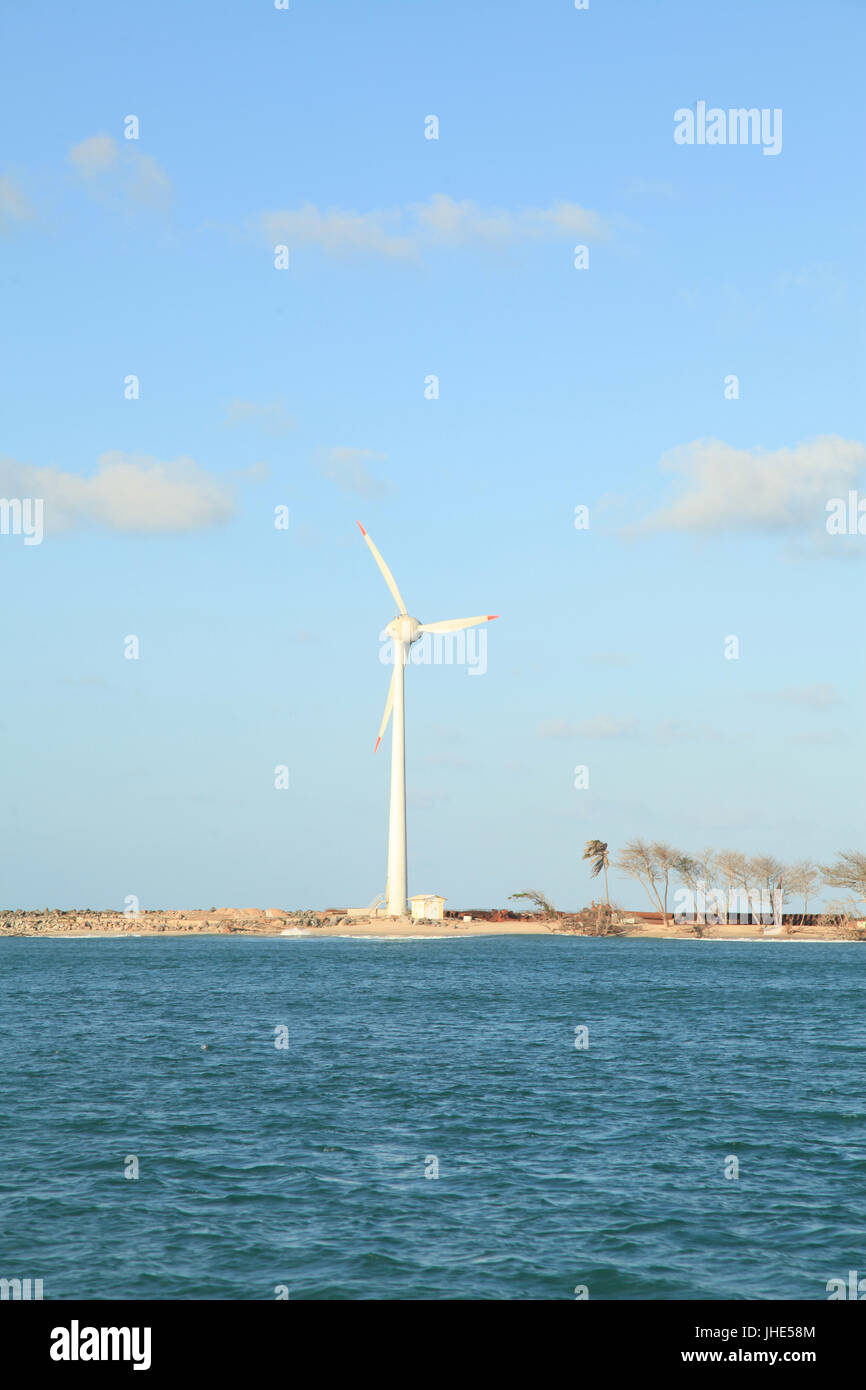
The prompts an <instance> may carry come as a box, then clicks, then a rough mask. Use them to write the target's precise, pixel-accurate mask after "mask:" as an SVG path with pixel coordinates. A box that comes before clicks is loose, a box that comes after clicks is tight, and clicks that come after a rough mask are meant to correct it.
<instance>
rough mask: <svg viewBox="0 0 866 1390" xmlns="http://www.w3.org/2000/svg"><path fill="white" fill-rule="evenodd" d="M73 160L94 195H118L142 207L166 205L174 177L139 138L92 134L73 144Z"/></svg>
mask: <svg viewBox="0 0 866 1390" xmlns="http://www.w3.org/2000/svg"><path fill="white" fill-rule="evenodd" d="M68 159H69V163H70V164H71V165H72V168H73V169H74V171H75V173H76V174H77V175H78V177H79V178H80V180H81V182H82V185H83V186H84V187H85V188H86V189H87V191H88V193H90V195H91V196H92V197H95V198H98V199H99V200H100V201H105V200H106V199H108V198H110V197H112V196H114V197H117V196H119V197H121V198H122V199H123V200H125V201H127V202H129V203H133V204H137V205H138V206H140V207H150V208H165V207H166V206H167V204H168V202H169V200H170V198H171V180H170V178H169V176H168V174H167V173H166V172H165V170H164V169H163V168H162V166H161V165H160V164H158V163H157V161H156V160H155V159H154V157H153V155H152V154H142V153H141V152H140V151H139V150H138V149H136V145H135V141H131V140H123V141H118V140H115V139H113V137H112V136H111V135H89V136H88V137H87V139H86V140H82V141H80V143H79V144H77V145H73V147H72V149H71V150H70V151H69V155H68Z"/></svg>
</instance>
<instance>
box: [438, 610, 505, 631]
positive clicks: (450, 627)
mask: <svg viewBox="0 0 866 1390" xmlns="http://www.w3.org/2000/svg"><path fill="white" fill-rule="evenodd" d="M498 617H499V614H498V613H482V615H481V617H480V618H446V619H445V620H444V621H443V622H441V623H423V624H422V627H421V631H422V632H458V631H459V629H460V628H461V627H475V626H476V625H477V624H478V623H492V622H493V619H494V618H498Z"/></svg>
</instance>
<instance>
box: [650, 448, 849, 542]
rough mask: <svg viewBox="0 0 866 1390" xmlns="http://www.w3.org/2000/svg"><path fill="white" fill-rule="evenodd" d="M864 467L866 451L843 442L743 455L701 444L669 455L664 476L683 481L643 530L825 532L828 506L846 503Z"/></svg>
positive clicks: (744, 452)
mask: <svg viewBox="0 0 866 1390" xmlns="http://www.w3.org/2000/svg"><path fill="white" fill-rule="evenodd" d="M864 467H866V447H864V446H863V445H862V444H860V443H859V442H858V441H857V440H851V439H840V438H839V436H838V435H822V436H821V437H820V438H818V439H815V440H812V441H811V442H809V443H805V444H797V445H795V446H794V448H791V449H736V448H734V447H733V446H732V445H730V444H723V443H722V442H721V440H718V439H697V440H694V441H693V442H692V443H690V444H683V445H680V446H679V447H678V448H676V449H672V450H670V451H669V452H668V453H666V454H664V455H663V457H662V459H661V468H662V470H663V471H664V472H666V473H673V474H675V475H676V476H677V477H678V479H679V481H680V492H679V495H678V496H677V497H675V498H674V499H673V501H671V502H669V503H668V504H667V505H666V506H663V507H661V508H660V509H659V510H658V511H656V512H654V513H652V515H650V516H648V517H646V518H645V519H644V520H643V521H642V522H640V523H639V525H638V528H637V529H638V530H652V531H662V530H665V531H695V532H712V531H723V530H730V529H732V528H736V529H744V528H749V529H760V530H771V531H780V532H781V531H794V530H797V529H800V528H803V527H806V526H808V525H809V524H810V523H811V524H815V525H816V526H817V527H818V528H819V529H820V530H822V531H823V530H824V523H825V520H826V503H827V500H828V499H829V498H830V497H834V496H838V495H843V494H844V492H845V490H846V489H847V488H848V487H849V486H851V485H853V484H854V483H855V482H856V480H857V478H858V476H859V475H860V473H861V472H862V471H863V469H864ZM631 529H634V528H631Z"/></svg>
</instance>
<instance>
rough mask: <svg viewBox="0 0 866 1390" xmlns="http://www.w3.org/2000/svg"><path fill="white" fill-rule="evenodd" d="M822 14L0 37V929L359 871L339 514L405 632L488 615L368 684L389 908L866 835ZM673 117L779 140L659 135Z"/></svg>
mask: <svg viewBox="0 0 866 1390" xmlns="http://www.w3.org/2000/svg"><path fill="white" fill-rule="evenodd" d="M864 29H866V14H864V11H863V10H862V8H861V7H860V6H859V5H857V4H855V3H840V2H839V0H836V2H835V3H833V2H832V0H831V3H825V4H823V5H821V6H814V5H812V4H804V3H784V4H783V3H767V4H763V5H761V6H757V7H756V6H754V5H753V4H739V3H726V4H718V3H712V4H707V5H701V6H695V5H694V4H678V3H675V0H671V2H670V3H665V4H663V5H647V4H645V3H621V4H613V3H602V0H591V3H590V8H589V9H588V10H587V11H576V10H575V9H574V8H573V6H572V5H571V4H570V3H566V0H558V2H557V3H553V2H552V0H550V2H547V0H545V3H540V4H537V5H531V6H527V5H522V4H517V3H496V4H494V3H483V2H482V3H473V4H466V3H456V0H455V2H454V3H451V0H443V3H439V4H436V5H431V6H427V5H420V4H409V3H405V2H404V3H400V4H398V3H384V2H383V0H371V3H368V4H365V5H358V4H351V3H328V4H313V3H305V0H292V4H291V8H290V10H289V11H288V12H283V11H277V10H275V9H274V8H273V6H272V5H270V6H269V5H268V4H267V3H265V0H260V3H246V4H240V3H236V4H228V3H219V0H217V3H207V4H205V3H189V4H185V5H184V6H181V7H178V6H174V5H169V4H167V3H160V2H159V0H157V2H156V3H152V4H149V5H147V6H142V7H132V8H130V7H125V6H120V7H119V6H117V5H114V4H107V3H105V4H102V3H90V4H89V5H88V6H87V7H86V8H85V9H84V10H81V9H80V8H73V7H70V6H67V5H63V4H59V3H48V4H45V5H41V6H39V7H37V8H33V7H14V8H13V7H7V11H6V13H5V15H4V17H3V21H2V42H0V52H2V57H0V66H2V82H0V121H2V129H3V142H2V146H3V148H2V159H0V229H2V232H0V256H2V271H0V274H2V298H3V303H4V315H3V318H4V328H5V331H4V333H3V335H2V348H0V351H2V354H3V356H2V373H0V376H2V384H0V390H2V396H3V410H2V420H3V439H2V442H0V458H2V463H0V496H2V497H6V498H18V497H43V498H44V499H45V537H44V540H43V542H42V544H40V545H30V546H26V545H24V543H23V537H22V536H20V535H14V534H9V535H0V567H2V569H0V572H2V575H3V587H4V593H5V595H6V602H5V603H4V605H3V619H2V622H3V646H4V651H5V653H6V660H5V662H4V680H3V694H2V700H0V738H2V749H3V752H2V764H3V773H2V776H3V785H4V796H3V798H2V803H0V883H2V889H0V897H2V901H3V902H4V903H5V904H8V905H17V906H34V907H41V906H46V905H56V906H70V905H82V906H91V907H112V906H117V907H120V906H122V904H123V902H124V899H125V898H126V896H127V895H128V894H135V895H136V896H138V897H139V899H140V901H141V904H142V906H143V907H158V906H169V905H175V906H193V905H197V906H206V907H208V906H211V905H235V906H244V905H263V906H270V905H285V906H300V905H317V906H328V905H335V906H343V905H348V904H360V903H365V902H368V901H369V900H370V899H371V898H372V897H373V896H374V895H375V894H376V893H377V892H379V891H380V890H381V889H382V888H383V887H384V876H385V835H386V819H387V779H388V750H387V747H383V749H382V750H380V752H379V754H378V755H377V756H376V758H375V759H374V758H373V756H372V748H373V743H374V740H375V735H376V730H377V728H378V724H379V720H380V717H381V712H382V708H383V705H384V700H385V694H386V688H387V679H388V672H387V670H386V669H385V668H384V667H383V666H382V665H381V664H380V661H379V659H378V657H379V642H378V635H379V632H380V631H381V629H382V628H383V627H384V625H385V623H386V622H387V621H388V620H389V618H390V617H391V616H392V604H391V600H390V597H389V595H388V592H387V590H386V588H385V586H384V584H383V583H382V580H381V578H380V576H379V575H378V574H377V572H376V570H375V567H374V565H373V563H372V560H371V557H370V555H369V553H368V552H367V550H366V547H365V546H364V544H363V541H362V539H361V537H360V535H359V533H358V531H357V529H356V527H355V525H354V522H355V519H356V518H360V519H361V520H362V521H363V523H364V525H365V526H366V527H367V528H368V530H369V531H370V533H371V535H372V536H373V538H374V540H375V541H376V543H377V544H378V546H379V547H380V549H381V550H382V552H383V554H384V556H385V558H386V559H387V561H388V563H389V564H390V566H391V568H392V569H393V571H394V573H395V575H396V577H397V581H398V583H399V584H400V586H401V588H402V590H403V592H404V594H405V596H406V598H407V602H408V605H409V609H410V611H411V612H413V613H415V615H416V616H418V617H419V618H420V619H421V620H422V621H424V620H428V621H429V620H433V619H438V618H445V617H454V616H462V615H464V614H468V613H478V612H496V613H499V614H500V615H501V617H500V619H499V621H498V622H497V623H496V624H494V625H492V627H491V628H490V631H489V640H488V649H487V665H488V669H487V671H486V674H485V675H484V676H483V677H478V678H473V677H471V676H469V674H468V671H467V670H466V669H465V668H460V667H447V666H435V665H434V666H427V667H424V666H420V667H418V668H417V669H416V668H411V669H410V671H409V674H408V677H407V740H408V745H407V758H408V781H409V891H410V892H415V891H425V892H428V891H429V892H440V893H443V894H445V895H446V896H447V898H448V903H449V905H450V906H452V907H456V906H486V905H495V904H499V903H504V902H505V900H506V898H507V896H508V894H509V893H512V892H515V891H517V890H520V889H523V888H527V887H533V888H536V887H537V888H539V889H541V890H543V891H544V892H546V893H547V894H548V895H549V896H551V897H552V898H553V899H554V900H555V901H556V902H557V903H558V904H559V905H560V906H575V905H581V904H582V903H584V902H586V901H587V900H588V899H589V897H590V896H591V895H592V892H593V891H594V884H593V883H592V880H591V879H590V878H589V874H588V869H587V866H586V865H585V864H584V863H582V861H581V857H580V856H581V853H582V849H583V844H584V842H585V841H586V839H588V838H590V837H593V838H595V837H598V838H602V839H605V840H607V841H608V842H609V843H610V845H611V849H612V850H614V851H615V849H616V848H617V847H618V846H619V845H621V844H622V843H623V842H624V841H625V840H626V839H628V838H630V837H632V836H635V835H640V836H642V837H644V838H647V839H664V840H669V841H672V842H673V843H675V844H677V845H679V846H681V847H682V848H684V849H689V850H699V849H702V848H703V847H704V846H706V845H712V846H715V847H717V848H734V849H741V850H743V851H745V852H747V853H749V854H758V853H771V854H776V855H778V856H779V857H780V858H782V859H784V860H786V861H787V860H793V859H800V858H804V857H813V858H817V859H819V860H826V859H827V858H828V857H830V856H832V855H833V853H834V851H835V850H837V849H849V848H862V847H863V845H864V832H866V826H864V811H863V778H862V769H863V766H864V747H863V739H862V713H861V711H862V707H863V694H864V691H863V635H862V634H863V622H862V611H863V554H864V546H866V537H863V536H852V537H839V536H828V534H827V531H826V526H825V515H826V511H825V508H826V502H827V500H829V499H831V498H833V497H837V496H846V497H847V493H848V491H849V490H851V489H855V490H856V489H857V488H859V496H860V497H861V498H863V497H866V468H864V463H866V450H864V447H863V441H864V439H866V426H864V419H863V392H862V380H863V367H864V352H863V336H862V330H863V322H864V314H863V278H864V277H863V260H862V246H863V229H864V207H863V136H864V94H863V86H862V80H861V79H862V58H863V40H864ZM700 101H705V102H706V103H707V105H708V107H719V108H722V109H724V110H727V109H729V108H737V107H749V108H750V107H756V108H759V109H763V108H768V109H770V110H775V109H777V108H778V109H781V111H782V113H783V123H782V131H783V143H782V149H781V152H780V153H779V154H778V155H775V156H774V155H765V154H764V153H763V151H762V149H761V148H760V147H759V146H740V145H726V146H723V147H718V146H715V147H711V146H707V145H704V146H698V145H692V146H679V145H677V144H676V143H675V142H674V139H673V130H674V112H675V111H676V110H678V109H681V108H689V107H694V108H695V109H696V108H697V103H698V102H700ZM431 114H433V115H436V116H437V117H438V121H439V138H438V139H436V140H429V139H425V118H426V117H428V116H429V115H431ZM129 115H136V116H137V117H138V121H139V138H138V139H137V140H127V139H126V138H125V135H124V121H125V118H126V117H127V116H129ZM277 244H281V245H282V244H285V245H287V246H288V247H289V253H290V267H289V269H288V270H278V269H276V268H275V265H274V247H275V245H277ZM576 245H587V246H588V247H589V266H588V268H587V269H583V270H580V269H575V267H574V263H573V262H574V248H575V246H576ZM130 374H135V375H136V376H137V377H138V378H139V383H140V386H139V391H140V394H139V398H138V399H131V400H130V399H126V398H125V395H124V381H125V379H126V378H127V377H128V376H129V375H130ZM430 374H435V375H436V376H438V378H439V397H438V399H435V400H429V399H425V379H426V378H427V377H428V376H429V375H430ZM730 374H735V375H736V376H737V377H738V379H739V393H740V394H739V398H738V399H726V398H725V387H724V383H725V378H726V377H727V376H729V375H730ZM279 505H284V506H287V507H288V508H289V511H290V517H291V520H290V525H289V528H288V530H286V531H279V530H276V529H275V527H274V508H275V507H277V506H279ZM579 505H585V506H587V507H589V516H590V524H589V528H588V529H587V530H577V529H575V526H574V509H575V507H576V506H579ZM130 634H135V635H136V636H138V638H139V640H140V657H139V659H138V660H127V659H125V657H124V639H125V637H126V636H127V635H130ZM731 635H734V636H736V637H737V638H738V639H739V644H740V655H739V658H738V659H737V660H726V659H725V655H724V644H725V639H726V638H727V637H729V636H731ZM278 765H286V766H287V767H288V769H289V783H290V785H289V788H288V790H287V791H282V790H277V789H275V787H274V769H275V767H276V766H278ZM577 765H585V766H587V767H588V768H589V783H590V784H589V788H588V789H586V790H578V789H576V788H575V787H574V785H573V783H574V768H575V767H576V766H577ZM612 888H613V890H614V893H615V895H616V896H617V897H618V898H619V899H620V900H621V901H627V902H629V903H634V904H637V903H638V902H639V901H640V897H641V892H640V889H638V888H637V887H630V886H628V885H627V884H625V883H623V882H621V881H619V880H617V878H616V877H615V876H614V877H613V879H612Z"/></svg>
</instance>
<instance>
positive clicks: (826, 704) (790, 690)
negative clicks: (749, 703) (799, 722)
mask: <svg viewBox="0 0 866 1390" xmlns="http://www.w3.org/2000/svg"><path fill="white" fill-rule="evenodd" d="M749 698H750V699H752V700H760V701H767V702H769V703H770V704H776V705H797V706H799V707H800V708H802V709H811V710H819V711H820V710H825V709H830V708H832V706H833V705H838V704H840V703H841V700H842V696H841V695H840V694H839V691H838V689H837V688H836V686H835V685H831V684H830V682H829V681H823V682H819V683H818V684H816V685H790V686H788V687H787V688H786V689H785V690H766V691H758V692H757V693H756V694H754V695H751V696H750V697H749Z"/></svg>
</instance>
